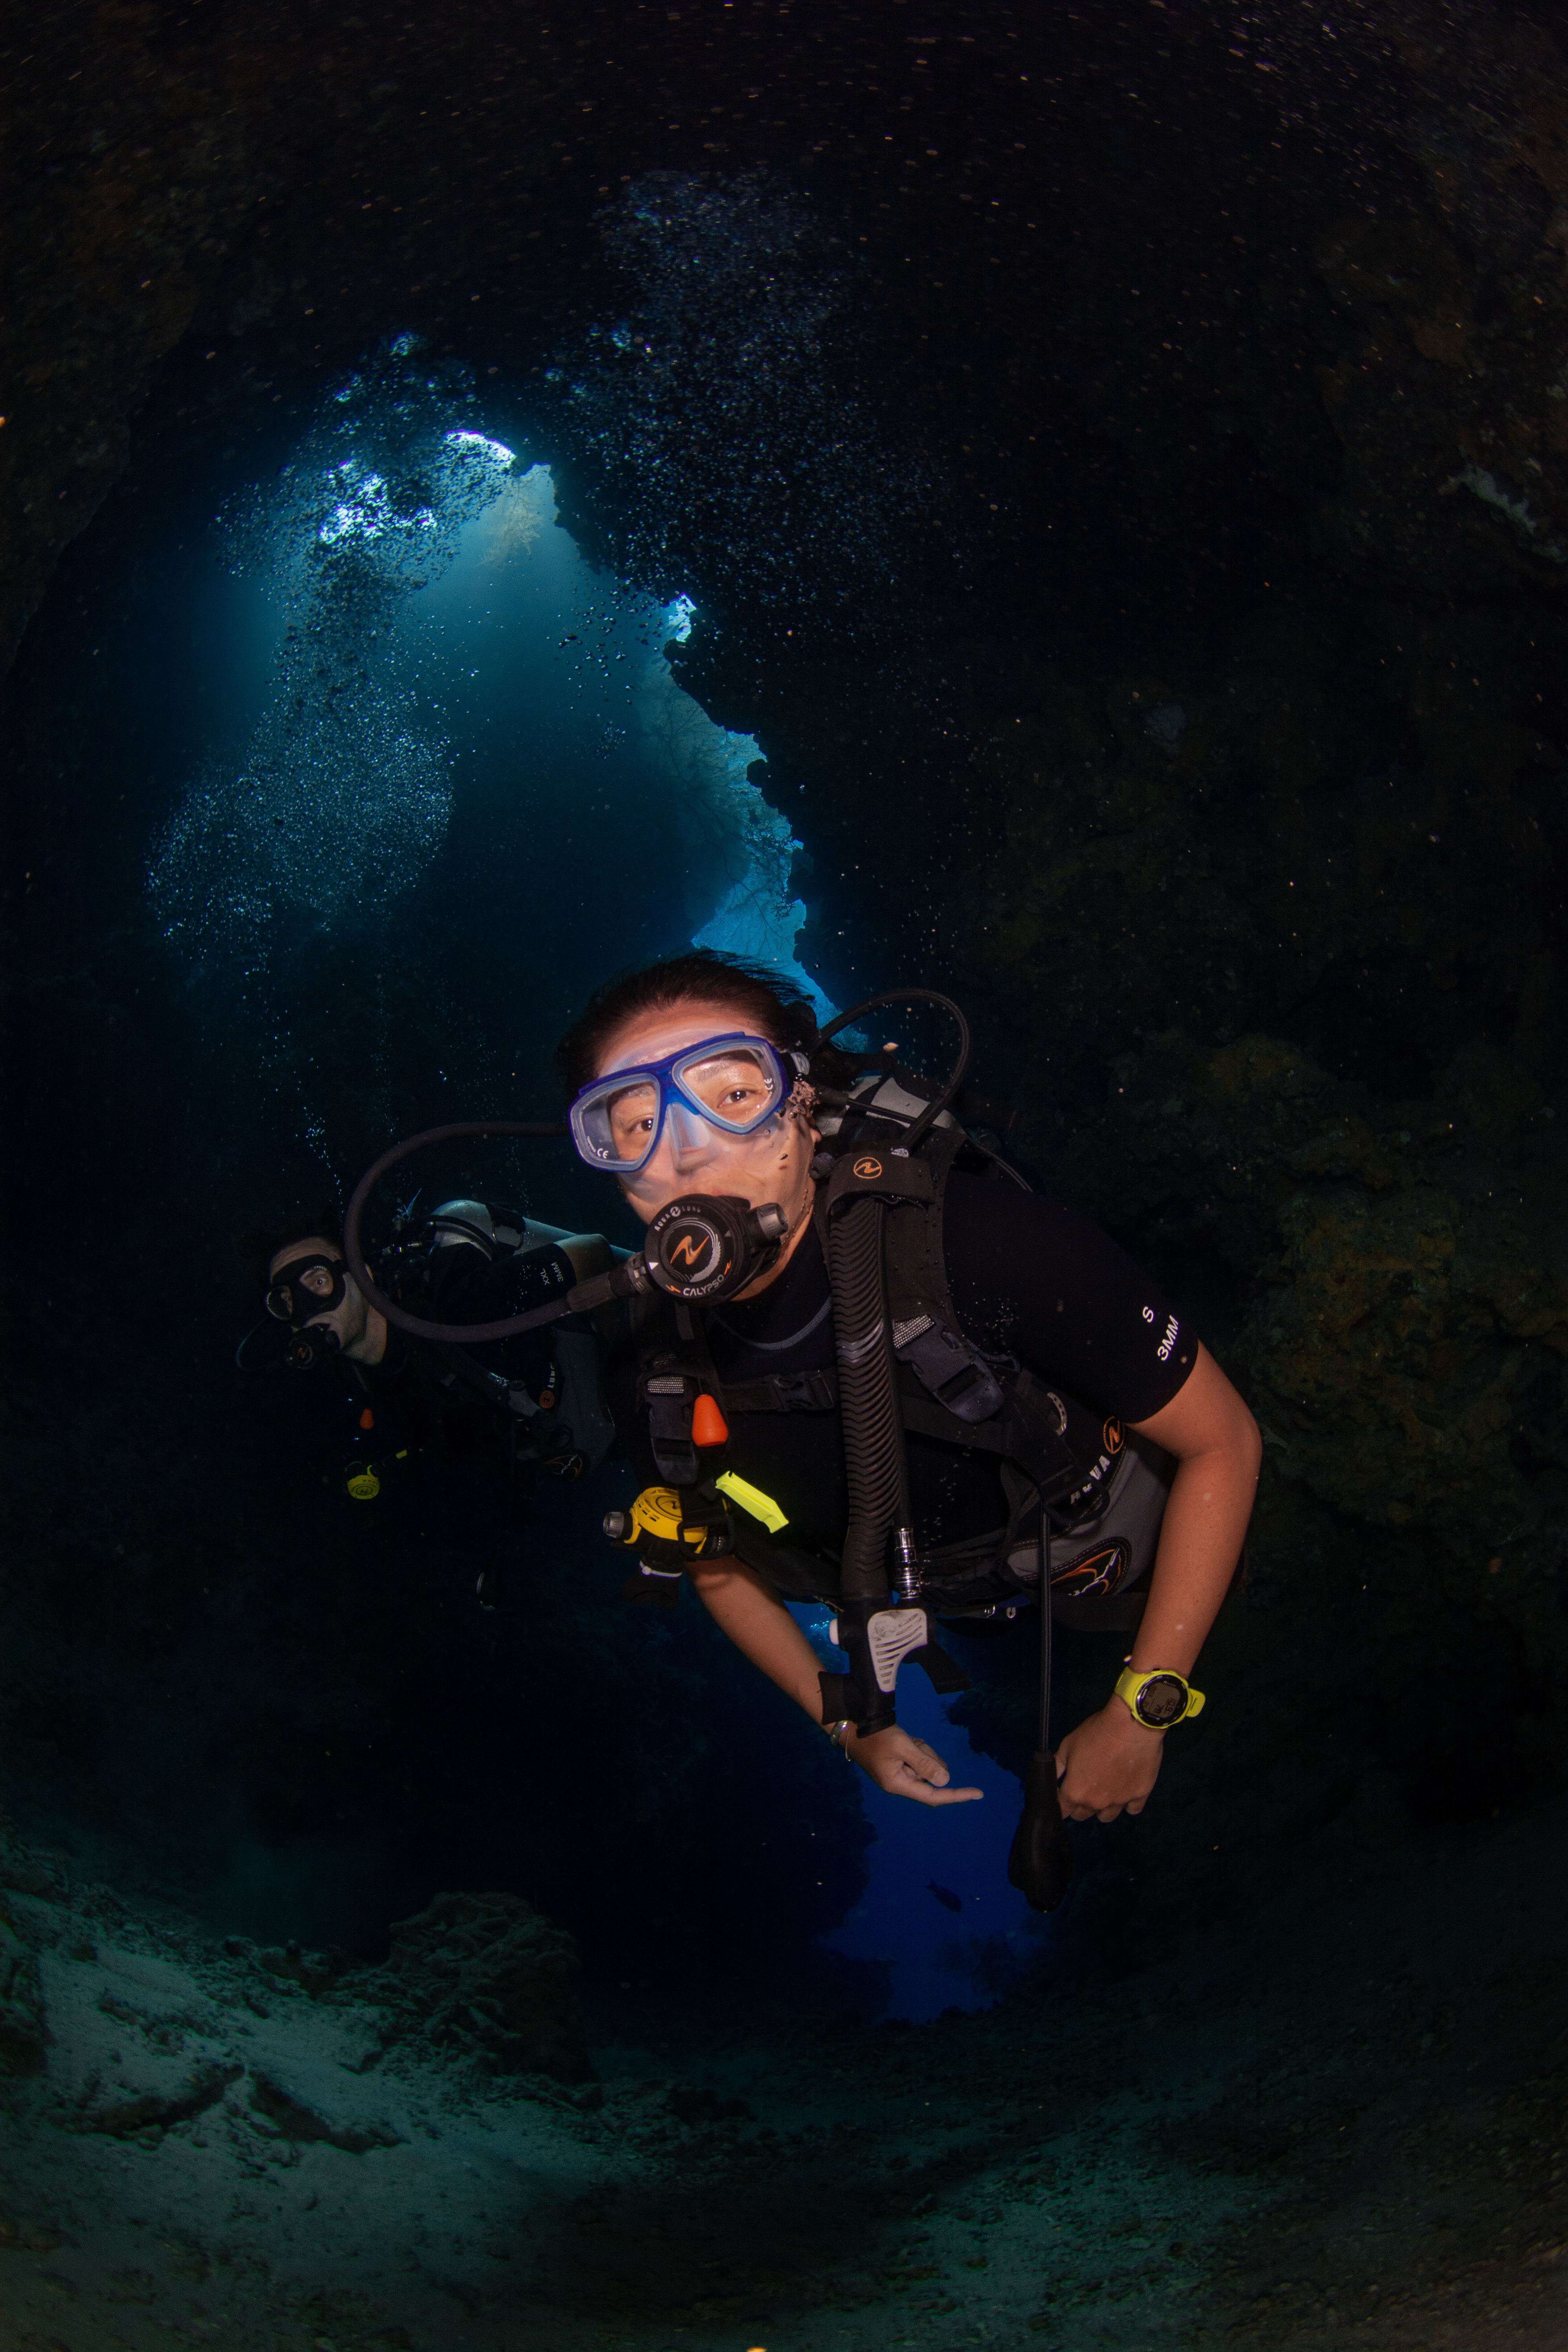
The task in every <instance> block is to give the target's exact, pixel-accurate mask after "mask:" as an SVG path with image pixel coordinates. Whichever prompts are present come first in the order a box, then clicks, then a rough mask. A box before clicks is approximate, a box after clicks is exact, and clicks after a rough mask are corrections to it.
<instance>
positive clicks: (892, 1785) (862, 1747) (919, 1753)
mask: <svg viewBox="0 0 1568 2352" xmlns="http://www.w3.org/2000/svg"><path fill="white" fill-rule="evenodd" d="M844 1738H845V1745H846V1748H847V1752H848V1754H849V1755H850V1756H851V1757H852V1758H853V1759H854V1761H855V1762H856V1763H857V1764H858V1766H859V1767H860V1769H861V1770H862V1772H864V1773H865V1775H866V1777H867V1779H868V1780H875V1782H876V1783H877V1786H878V1788H879V1789H886V1790H887V1792H888V1794H889V1797H912V1798H913V1800H914V1801H915V1803H916V1804H917V1805H966V1804H968V1803H969V1802H970V1801H971V1799H972V1798H975V1797H983V1796H984V1794H985V1791H984V1789H950V1788H949V1787H948V1785H947V1766H946V1765H945V1764H944V1763H943V1762H942V1758H941V1757H940V1756H939V1755H938V1754H937V1752H936V1749H935V1748H928V1747H927V1745H926V1743H925V1741H924V1740H923V1739H915V1738H911V1737H910V1733H909V1732H907V1731H900V1729H899V1728H898V1727H897V1726H896V1725H895V1726H894V1727H893V1728H892V1729H891V1730H890V1731H874V1732H873V1733H872V1734H871V1737H870V1738H869V1739H862V1738H861V1737H860V1735H859V1733H858V1731H847V1732H846V1733H845V1735H844Z"/></svg>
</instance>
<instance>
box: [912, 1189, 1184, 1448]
mask: <svg viewBox="0 0 1568 2352" xmlns="http://www.w3.org/2000/svg"><path fill="white" fill-rule="evenodd" d="M942 1244H943V1251H944V1255H945V1257H946V1261H947V1278H948V1285H949V1287H950V1289H951V1290H952V1303H953V1307H954V1308H955V1309H956V1311H957V1315H958V1320H959V1324H960V1327H961V1328H962V1329H963V1331H964V1332H965V1333H966V1334H967V1336H968V1337H969V1338H970V1339H973V1340H974V1341H975V1342H976V1344H977V1345H978V1346H980V1347H983V1348H993V1349H999V1350H1002V1351H1005V1353H1006V1354H1008V1355H1012V1356H1016V1357H1017V1358H1018V1360H1019V1361H1020V1362H1021V1363H1024V1364H1026V1365H1027V1366H1028V1368H1029V1370H1031V1371H1032V1372H1037V1373H1038V1374H1039V1376H1040V1377H1041V1378H1042V1379H1043V1380H1047V1381H1054V1382H1055V1383H1056V1384H1057V1385H1058V1386H1059V1387H1061V1388H1064V1389H1067V1390H1069V1391H1071V1392H1072V1393H1073V1394H1074V1395H1075V1396H1079V1397H1081V1398H1082V1399H1083V1401H1084V1402H1085V1403H1086V1404H1090V1405H1093V1406H1094V1407H1096V1408H1097V1410H1098V1411H1100V1412H1111V1413H1115V1414H1117V1415H1119V1417H1120V1418H1121V1420H1123V1421H1147V1420H1148V1419H1149V1417H1150V1415H1151V1414H1152V1413H1156V1412H1159V1411H1160V1409H1161V1407H1162V1406H1163V1405H1167V1404H1169V1403H1170V1402H1171V1399H1172V1398H1173V1396H1174V1395H1175V1394H1176V1391H1178V1389H1180V1388H1181V1386H1182V1384H1183V1383H1184V1381H1185V1380H1186V1377H1187V1375H1188V1373H1189V1372H1190V1371H1191V1370H1192V1369H1193V1365H1194V1360H1195V1359H1196V1353H1197V1334H1196V1333H1195V1332H1194V1330H1193V1329H1192V1328H1191V1326H1190V1325H1189V1323H1188V1322H1187V1320H1186V1318H1185V1317H1184V1316H1183V1315H1181V1314H1180V1313H1178V1311H1177V1309H1176V1307H1174V1306H1173V1304H1172V1302H1171V1301H1170V1299H1168V1298H1167V1297H1165V1295H1164V1293H1163V1291H1162V1290H1161V1289H1160V1288H1159V1286H1157V1285H1156V1284H1154V1283H1152V1282H1151V1281H1150V1279H1149V1277H1148V1276H1147V1275H1145V1274H1143V1273H1142V1271H1141V1270H1140V1268H1139V1267H1138V1266H1136V1265H1134V1264H1133V1262H1132V1260H1131V1258H1130V1257H1129V1256H1128V1255H1127V1253H1126V1251H1125V1250H1123V1249H1121V1248H1120V1247H1119V1246H1118V1244H1116V1243H1115V1242H1113V1241H1112V1240H1111V1238H1110V1234H1107V1233H1103V1232H1101V1230H1100V1227H1099V1226H1098V1225H1097V1224H1094V1223H1091V1221H1090V1220H1089V1218H1088V1217H1085V1216H1080V1215H1079V1213H1078V1211H1077V1210H1076V1209H1069V1208H1067V1207H1066V1206H1064V1205H1063V1203H1062V1202H1059V1201H1047V1200H1045V1199H1042V1198H1041V1196H1040V1195H1039V1194H1038V1193H1035V1192H1024V1191H1023V1190H1022V1189H1021V1188H1020V1187H1019V1186H1017V1185H1016V1184H1010V1183H1006V1182H1000V1183H998V1182H996V1181H993V1180H992V1179H990V1178H988V1177H984V1176H963V1175H958V1174H954V1175H952V1177H950V1178H949V1180H948V1188H947V1201H946V1214H945V1221H944V1223H943V1227H942Z"/></svg>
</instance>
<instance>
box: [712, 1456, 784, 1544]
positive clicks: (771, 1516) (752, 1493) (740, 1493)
mask: <svg viewBox="0 0 1568 2352" xmlns="http://www.w3.org/2000/svg"><path fill="white" fill-rule="evenodd" d="M713 1484H714V1485H715V1486H717V1487H718V1489H719V1492H720V1493H721V1495H727V1496H729V1498H730V1500H731V1503H739V1505H740V1506H741V1508H742V1510H743V1511H749V1512H750V1513H751V1515H752V1518H753V1519H761V1521H762V1523H763V1527H764V1528H766V1529H767V1531H768V1533H769V1535H771V1536H776V1535H777V1533H778V1531H779V1529H780V1528H787V1527H788V1525H789V1514H788V1512H787V1511H781V1510H780V1508H779V1507H778V1505H777V1504H776V1503H775V1502H774V1500H773V1496H771V1495H764V1494H763V1490H762V1488H761V1487H760V1486H752V1482H751V1480H750V1479H749V1478H740V1477H737V1476H736V1475H735V1473H734V1471H733V1470H726V1471H725V1472H724V1474H723V1475H722V1477H720V1478H715V1479H714V1481H713Z"/></svg>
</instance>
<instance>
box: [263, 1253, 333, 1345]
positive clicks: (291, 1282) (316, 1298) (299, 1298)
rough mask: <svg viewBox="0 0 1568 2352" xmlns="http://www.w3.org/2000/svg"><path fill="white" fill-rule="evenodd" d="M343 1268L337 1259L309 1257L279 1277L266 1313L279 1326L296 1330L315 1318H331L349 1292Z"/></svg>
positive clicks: (273, 1285) (267, 1299)
mask: <svg viewBox="0 0 1568 2352" xmlns="http://www.w3.org/2000/svg"><path fill="white" fill-rule="evenodd" d="M347 1287H348V1286H347V1283H346V1281H345V1279H344V1275H343V1269H342V1265H341V1264H340V1263H339V1262H338V1261H337V1260H336V1259H335V1258H325V1257H308V1258H306V1259H305V1260H304V1261H303V1262H302V1263H301V1264H300V1265H295V1266H291V1267H290V1268H289V1270H288V1271H287V1272H286V1273H284V1274H281V1275H279V1278H278V1280H277V1281H276V1282H275V1283H273V1284H272V1285H271V1286H270V1287H269V1288H268V1292H267V1294H266V1305H267V1312H268V1315H271V1316H273V1317H275V1318H276V1319H277V1320H278V1321H279V1323H292V1324H293V1325H294V1326H295V1328H299V1326H300V1324H302V1323H308V1322H309V1321H310V1318H311V1316H312V1315H330V1314H331V1312H332V1310H333V1308H334V1307H341V1306H342V1301H343V1297H344V1296H345V1293H346V1291H347Z"/></svg>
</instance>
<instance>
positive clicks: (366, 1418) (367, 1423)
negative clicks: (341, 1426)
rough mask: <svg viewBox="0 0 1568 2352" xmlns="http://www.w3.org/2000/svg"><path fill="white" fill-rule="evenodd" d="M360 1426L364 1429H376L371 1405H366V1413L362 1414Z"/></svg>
mask: <svg viewBox="0 0 1568 2352" xmlns="http://www.w3.org/2000/svg"><path fill="white" fill-rule="evenodd" d="M359 1425H360V1427H361V1428H362V1429H374V1427H375V1415H374V1412H372V1411H371V1409H370V1407H369V1405H366V1407H365V1409H364V1411H363V1412H362V1413H361V1415H360V1417H359Z"/></svg>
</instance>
